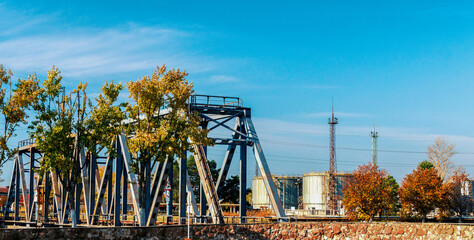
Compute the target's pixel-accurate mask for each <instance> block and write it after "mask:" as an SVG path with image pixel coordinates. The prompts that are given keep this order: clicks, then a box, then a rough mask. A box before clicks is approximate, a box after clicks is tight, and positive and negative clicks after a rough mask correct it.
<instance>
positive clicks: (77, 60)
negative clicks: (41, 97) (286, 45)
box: [0, 5, 231, 81]
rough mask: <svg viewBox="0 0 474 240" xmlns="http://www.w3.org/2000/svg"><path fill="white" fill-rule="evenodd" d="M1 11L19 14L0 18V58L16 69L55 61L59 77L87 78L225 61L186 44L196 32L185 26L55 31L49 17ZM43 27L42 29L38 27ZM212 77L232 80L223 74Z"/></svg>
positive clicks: (196, 68)
mask: <svg viewBox="0 0 474 240" xmlns="http://www.w3.org/2000/svg"><path fill="white" fill-rule="evenodd" d="M2 13H8V17H9V18H10V19H21V21H16V20H15V21H16V22H15V23H14V24H12V25H8V24H5V23H4V24H1V23H0V27H2V33H0V53H1V55H0V63H3V64H5V65H6V66H8V67H9V68H12V69H13V70H14V71H15V72H25V73H31V72H35V71H36V72H41V73H43V72H44V73H45V72H46V71H47V70H49V69H51V67H52V65H56V66H58V67H59V68H60V70H61V71H62V73H63V75H64V76H69V77H91V76H105V75H108V74H121V73H127V72H135V71H143V70H150V71H151V70H152V69H153V68H154V67H155V66H156V65H161V64H163V63H166V65H167V66H170V67H175V68H185V70H186V71H188V72H193V73H200V72H207V71H212V70H214V69H218V68H219V66H222V65H223V64H225V63H223V62H225V59H219V61H217V60H215V59H213V58H212V56H205V55H202V54H199V53H197V52H196V51H193V50H192V49H190V47H189V46H188V44H189V42H192V41H193V39H194V38H193V36H194V35H195V34H197V33H193V32H189V31H182V30H179V29H170V28H163V27H160V26H142V25H137V24H133V23H131V24H128V25H126V26H116V27H111V28H100V29H98V28H65V29H62V31H60V32H59V31H57V30H51V29H50V28H48V26H47V25H48V24H49V23H50V21H51V18H52V17H51V16H46V17H42V16H40V17H38V18H35V17H31V18H27V17H25V16H27V13H18V12H15V13H12V12H10V11H9V10H8V9H5V7H4V6H1V5H0V15H2ZM4 18H5V17H0V19H3V20H5V19H4ZM28 19H32V20H28ZM2 22H8V21H2ZM43 28H44V29H47V31H46V30H45V31H38V29H43ZM216 77H217V78H220V79H221V80H227V81H230V80H231V78H230V77H227V78H225V77H226V76H225V75H218V76H216Z"/></svg>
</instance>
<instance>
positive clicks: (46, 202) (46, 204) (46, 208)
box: [43, 172, 54, 223]
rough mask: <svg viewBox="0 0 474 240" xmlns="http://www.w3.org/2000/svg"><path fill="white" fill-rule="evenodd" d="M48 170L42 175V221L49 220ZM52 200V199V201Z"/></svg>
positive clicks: (49, 185)
mask: <svg viewBox="0 0 474 240" xmlns="http://www.w3.org/2000/svg"><path fill="white" fill-rule="evenodd" d="M49 176H50V174H49V172H46V174H45V175H44V197H43V201H44V202H43V208H44V209H43V216H44V222H46V223H47V222H49V217H48V214H49V194H50V192H51V180H50V178H49ZM53 202H54V201H53Z"/></svg>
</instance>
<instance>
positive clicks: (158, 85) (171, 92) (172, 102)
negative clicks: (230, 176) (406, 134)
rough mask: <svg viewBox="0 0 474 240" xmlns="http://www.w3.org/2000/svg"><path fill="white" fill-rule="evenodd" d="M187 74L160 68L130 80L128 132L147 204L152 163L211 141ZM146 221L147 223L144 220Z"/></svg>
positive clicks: (134, 168)
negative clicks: (192, 101) (192, 105)
mask: <svg viewBox="0 0 474 240" xmlns="http://www.w3.org/2000/svg"><path fill="white" fill-rule="evenodd" d="M186 76H187V73H186V72H184V71H180V70H179V69H177V70H175V69H172V70H168V71H167V69H166V67H165V65H163V66H161V67H157V68H156V70H155V71H154V72H153V74H152V75H151V76H143V77H142V78H141V79H139V80H137V81H130V82H128V83H127V88H128V91H129V93H130V96H129V97H130V98H131V99H132V100H133V102H132V103H130V104H129V105H128V106H127V114H128V117H129V119H130V124H129V125H128V128H127V132H128V134H129V135H130V136H131V138H130V139H129V141H128V145H129V149H130V152H131V153H132V156H133V161H132V163H131V169H132V171H134V172H135V173H136V174H137V178H138V186H139V203H140V206H141V207H142V208H143V207H145V204H146V202H145V199H146V191H145V188H146V182H147V178H149V177H150V175H151V174H150V173H151V167H150V165H151V163H153V162H154V161H159V162H163V161H165V160H166V159H168V160H169V161H171V162H172V161H173V159H174V156H175V155H178V156H179V157H184V152H185V151H187V150H192V148H191V144H192V143H196V144H210V141H209V140H208V139H207V130H203V129H202V128H200V127H199V124H200V118H199V116H198V115H196V114H194V113H190V112H189V108H188V100H189V98H190V97H191V95H192V94H193V93H194V91H193V89H192V88H193V85H192V83H188V81H187V80H186V79H185V77H186ZM142 224H143V223H142Z"/></svg>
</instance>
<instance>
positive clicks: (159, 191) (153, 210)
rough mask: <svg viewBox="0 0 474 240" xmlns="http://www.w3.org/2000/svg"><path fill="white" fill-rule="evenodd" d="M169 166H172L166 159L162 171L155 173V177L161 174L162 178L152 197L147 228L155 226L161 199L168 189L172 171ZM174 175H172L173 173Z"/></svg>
mask: <svg viewBox="0 0 474 240" xmlns="http://www.w3.org/2000/svg"><path fill="white" fill-rule="evenodd" d="M169 164H172V163H170V162H169V161H168V159H166V161H165V162H164V163H162V164H161V165H162V167H161V169H160V171H159V172H158V171H157V172H156V173H155V176H156V175H157V174H158V173H159V175H160V177H159V180H158V182H157V185H156V189H155V192H154V195H152V197H153V200H152V202H151V207H150V214H149V215H148V220H147V224H146V225H147V226H151V225H154V224H155V222H156V216H157V215H158V209H159V206H160V202H161V198H162V196H163V192H164V190H165V187H166V181H167V180H168V174H169V170H170V166H169ZM171 174H172V173H171Z"/></svg>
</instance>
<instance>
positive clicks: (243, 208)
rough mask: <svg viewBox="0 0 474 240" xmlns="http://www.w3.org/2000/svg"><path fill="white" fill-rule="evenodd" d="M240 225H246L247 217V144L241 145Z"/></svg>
mask: <svg viewBox="0 0 474 240" xmlns="http://www.w3.org/2000/svg"><path fill="white" fill-rule="evenodd" d="M239 216H240V223H245V222H246V219H245V217H246V216H247V144H246V142H242V143H241V144H240V198H239Z"/></svg>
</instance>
